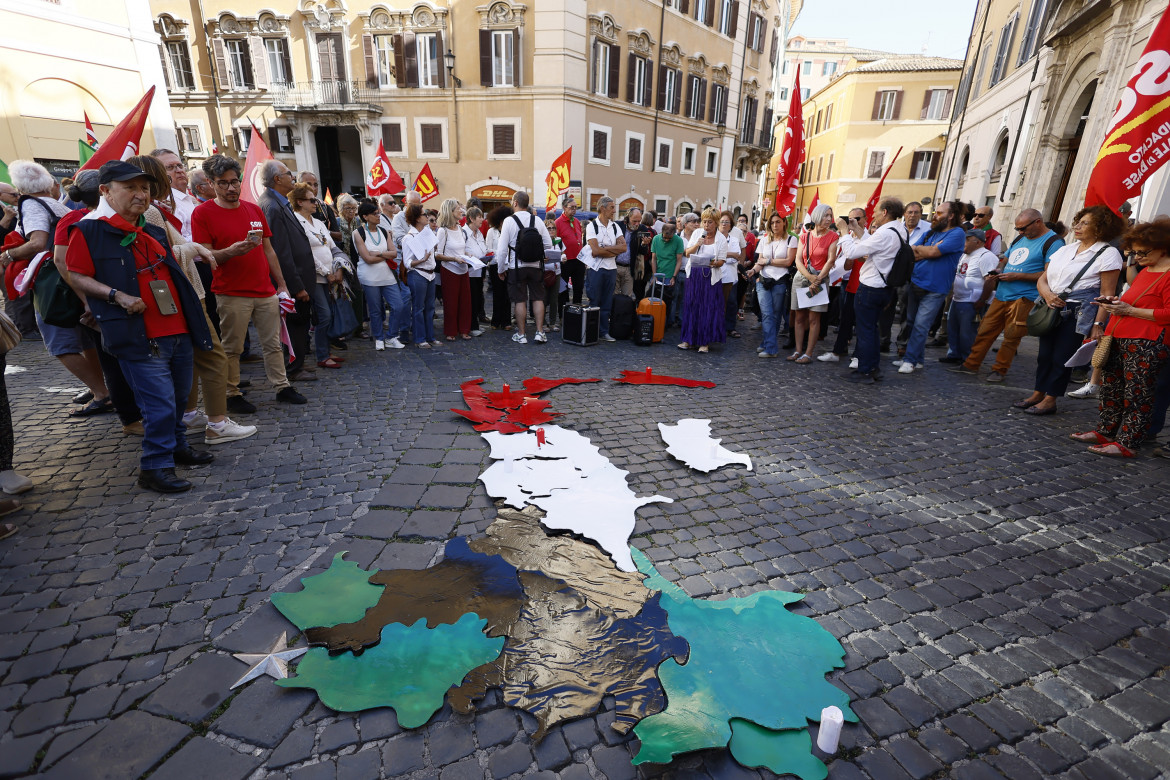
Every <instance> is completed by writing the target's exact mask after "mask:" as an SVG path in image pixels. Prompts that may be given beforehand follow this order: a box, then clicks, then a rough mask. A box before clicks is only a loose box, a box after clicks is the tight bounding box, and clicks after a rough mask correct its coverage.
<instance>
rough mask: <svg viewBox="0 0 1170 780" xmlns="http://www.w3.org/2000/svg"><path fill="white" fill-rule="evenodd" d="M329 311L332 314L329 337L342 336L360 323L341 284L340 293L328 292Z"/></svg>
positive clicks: (351, 302) (355, 328)
mask: <svg viewBox="0 0 1170 780" xmlns="http://www.w3.org/2000/svg"><path fill="white" fill-rule="evenodd" d="M329 311H330V312H331V313H332V314H333V322H331V323H330V324H329V338H331V339H340V338H344V337H345V336H348V335H349V334H351V333H353V332H354V331H355V330H357V329H358V326H359V325H360V323H359V322H358V318H357V314H356V312H354V310H353V301H352V300H350V298H349V296H347V295H346V294H345V288H344V286H341V291H340V294H338V295H334V294H332V293H330V295H329Z"/></svg>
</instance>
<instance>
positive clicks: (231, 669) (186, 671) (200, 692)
mask: <svg viewBox="0 0 1170 780" xmlns="http://www.w3.org/2000/svg"><path fill="white" fill-rule="evenodd" d="M247 670H248V667H247V666H245V665H244V664H242V663H240V662H239V661H237V660H236V659H234V658H231V657H230V656H226V655H219V654H217V653H207V654H205V655H201V656H199V657H198V658H196V659H195V660H194V661H192V662H191V663H190V664H189V665H187V666H185V667H184V668H182V669H180V670H179V671H178V672H176V673H175V676H174V677H172V678H171V679H169V680H167V681H166V682H165V683H164V684H163V686H162V687H161V688H159V689H158V690H157V691H155V692H154V693H152V694H151V695H150V697H149V698H147V699H146V701H144V702H143V703H142V707H141V708H142V709H143V710H145V711H147V712H153V713H154V714H156V715H164V716H166V717H169V718H177V719H178V720H182V721H186V722H187V723H198V722H199V721H201V720H203V719H204V718H206V717H207V716H208V715H209V714H211V712H212V711H213V710H215V708H216V707H218V706H219V705H220V704H222V703H223V701H224V700H225V699H227V698H228V697H229V696H230V695H232V694H231V692H230V691H229V690H228V686H230V685H231V684H232V683H234V682H235V681H236V680H238V679H239V678H240V676H241V675H242V674H243V673H244V672H246V671H247Z"/></svg>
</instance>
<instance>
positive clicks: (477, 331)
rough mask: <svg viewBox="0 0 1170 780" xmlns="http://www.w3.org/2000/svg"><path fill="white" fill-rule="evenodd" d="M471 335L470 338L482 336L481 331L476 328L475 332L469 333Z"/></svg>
mask: <svg viewBox="0 0 1170 780" xmlns="http://www.w3.org/2000/svg"><path fill="white" fill-rule="evenodd" d="M471 335H472V336H476V337H479V336H482V335H483V331H482V330H480V329H479V328H476V329H475V330H473V331H471Z"/></svg>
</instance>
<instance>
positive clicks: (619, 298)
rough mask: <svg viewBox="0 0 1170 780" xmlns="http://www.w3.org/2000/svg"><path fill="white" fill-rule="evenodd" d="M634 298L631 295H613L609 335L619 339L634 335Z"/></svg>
mask: <svg viewBox="0 0 1170 780" xmlns="http://www.w3.org/2000/svg"><path fill="white" fill-rule="evenodd" d="M634 314H635V307H634V299H633V298H631V297H630V296H629V295H615V296H613V306H612V308H611V309H610V312H609V335H611V336H613V337H614V338H615V339H617V340H618V341H621V340H622V339H628V338H629V337H630V336H632V335H634Z"/></svg>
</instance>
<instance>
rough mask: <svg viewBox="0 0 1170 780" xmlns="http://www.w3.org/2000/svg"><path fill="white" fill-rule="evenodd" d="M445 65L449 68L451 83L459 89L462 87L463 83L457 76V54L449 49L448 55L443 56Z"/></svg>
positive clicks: (448, 73)
mask: <svg viewBox="0 0 1170 780" xmlns="http://www.w3.org/2000/svg"><path fill="white" fill-rule="evenodd" d="M443 63H444V64H445V65H446V66H447V75H448V76H450V77H451V83H452V84H454V85H455V86H457V87H462V86H463V82H462V81H460V80H459V78H458V77H457V76H456V75H455V73H454V71H455V52H453V51H451V50H450V49H447V53H446V54H444V55H443Z"/></svg>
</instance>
